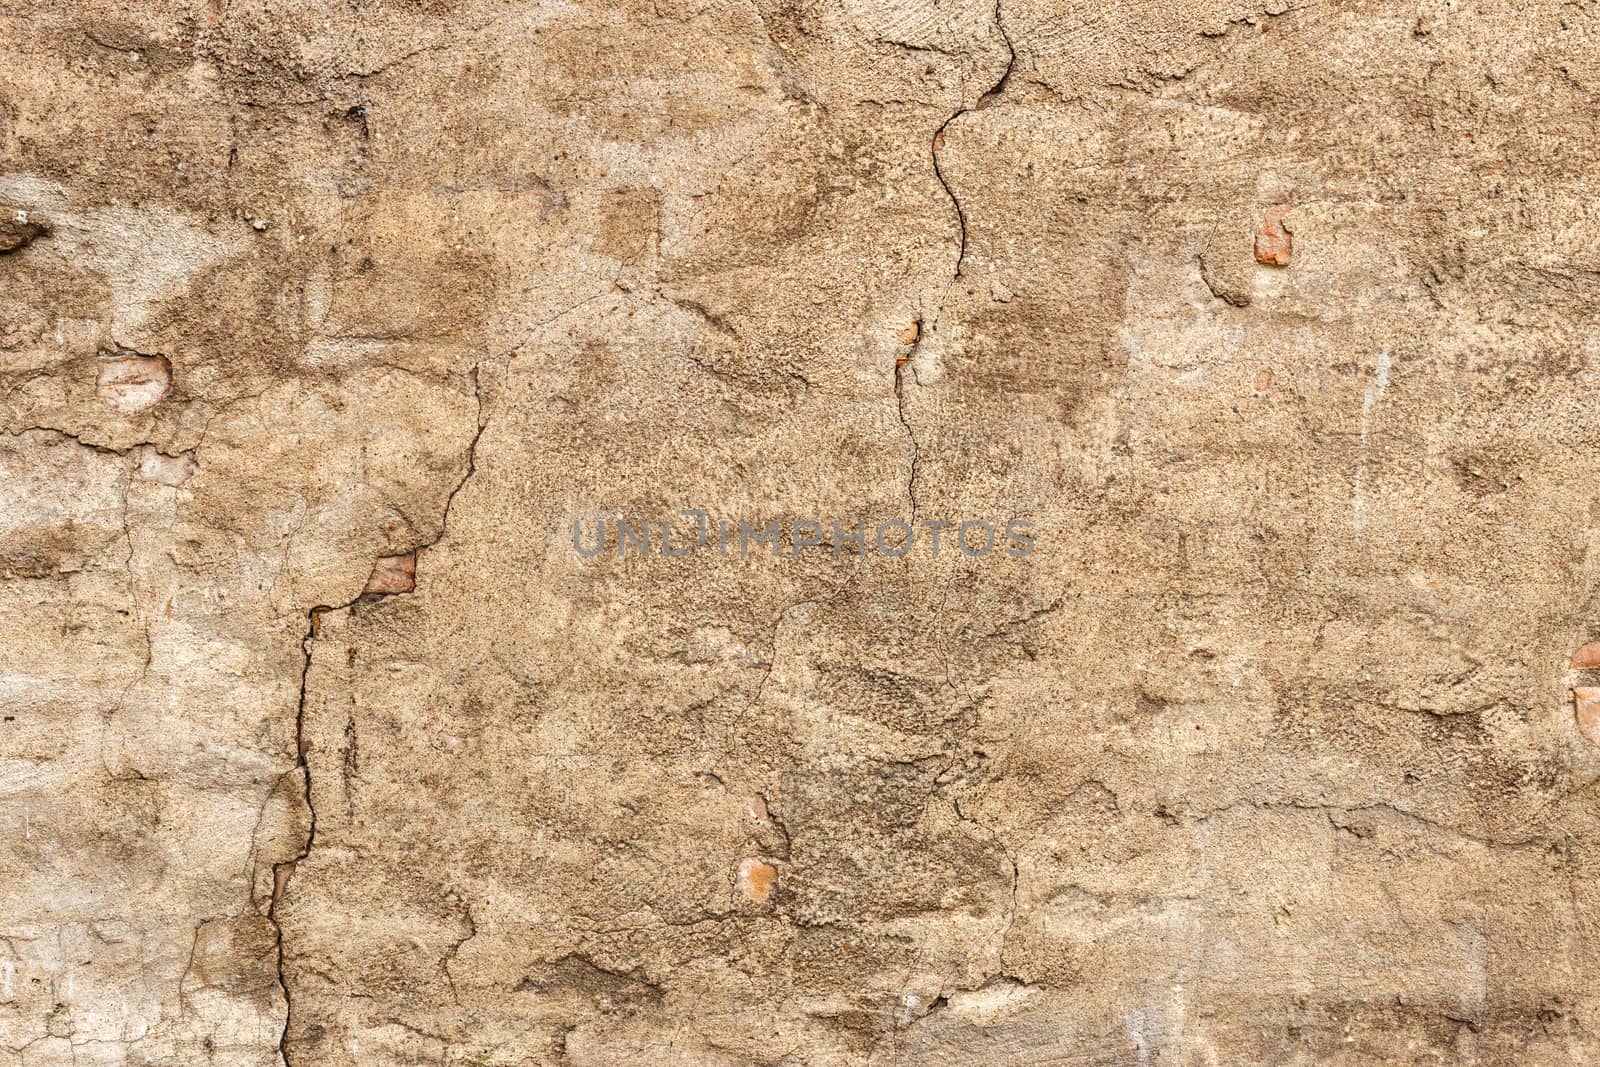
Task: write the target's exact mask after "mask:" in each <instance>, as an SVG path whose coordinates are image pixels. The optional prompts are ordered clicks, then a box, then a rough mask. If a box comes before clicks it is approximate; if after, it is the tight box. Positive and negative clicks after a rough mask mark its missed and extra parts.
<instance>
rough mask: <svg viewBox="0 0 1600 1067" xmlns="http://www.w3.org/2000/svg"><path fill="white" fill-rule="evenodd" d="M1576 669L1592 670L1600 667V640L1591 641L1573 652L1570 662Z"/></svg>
mask: <svg viewBox="0 0 1600 1067" xmlns="http://www.w3.org/2000/svg"><path fill="white" fill-rule="evenodd" d="M1568 666H1570V667H1571V668H1572V669H1573V670H1575V671H1592V670H1597V669H1600V641H1590V642H1589V643H1588V644H1587V645H1584V646H1583V647H1582V648H1580V649H1578V651H1576V652H1574V653H1573V654H1572V662H1571V663H1570V664H1568Z"/></svg>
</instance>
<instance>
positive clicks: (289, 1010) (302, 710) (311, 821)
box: [267, 364, 489, 1067]
mask: <svg viewBox="0 0 1600 1067" xmlns="http://www.w3.org/2000/svg"><path fill="white" fill-rule="evenodd" d="M481 365H482V364H475V365H474V366H473V368H472V370H471V371H469V372H468V374H467V380H468V381H470V382H471V383H472V395H473V398H474V399H475V400H476V402H477V408H478V414H477V424H478V425H477V429H476V430H475V431H474V432H473V435H472V440H471V442H469V443H468V445H467V469H466V471H464V472H463V473H462V475H461V480H460V481H458V482H456V484H455V486H454V487H453V488H452V489H451V490H450V495H449V496H448V497H446V498H445V502H444V515H443V516H442V517H441V518H440V520H439V534H438V536H437V537H435V538H434V539H433V540H431V541H429V542H427V543H426V544H421V545H418V546H416V548H414V549H412V550H411V551H412V552H419V551H421V550H422V549H424V548H431V547H433V546H434V545H436V544H438V543H439V542H440V541H441V540H443V539H444V535H445V530H446V529H447V528H448V526H449V523H450V507H451V505H453V504H454V503H455V500H456V495H457V494H458V493H460V492H461V490H462V489H463V488H465V486H466V484H467V482H468V481H470V480H471V479H472V476H473V475H474V474H476V473H478V442H479V441H481V440H483V431H484V430H485V429H487V428H488V425H489V420H488V419H487V418H485V417H484V413H483V387H482V384H481V382H480V381H479V376H478V369H479V367H480V366H481ZM364 598H365V594H362V595H358V596H357V597H356V598H355V599H354V600H350V601H348V602H346V603H344V604H340V605H338V606H336V607H329V606H328V605H326V604H318V605H317V606H316V607H314V608H312V609H311V610H309V611H308V612H306V632H305V635H304V636H303V637H301V638H300V652H301V656H302V659H301V663H300V697H299V700H298V702H297V703H296V706H295V715H294V741H295V765H294V769H295V770H297V771H299V772H300V782H301V785H302V787H303V789H304V798H305V806H306V816H307V825H306V839H305V843H304V844H302V845H301V846H300V851H299V852H298V853H296V854H295V855H294V856H291V857H290V858H289V859H286V860H281V861H279V862H277V863H274V864H273V865H272V899H271V900H270V901H269V903H268V904H267V921H268V922H269V923H271V924H272V932H273V939H274V943H275V946H276V949H277V955H278V959H277V971H278V988H279V989H281V990H282V991H283V1009H284V1011H283V1032H282V1033H281V1034H279V1035H278V1056H279V1057H280V1058H281V1059H282V1061H283V1064H284V1067H291V1063H292V1061H291V1060H290V1058H289V1031H290V1027H291V1024H292V1022H293V1019H294V996H293V994H292V993H291V992H290V991H289V980H288V976H287V975H286V974H284V970H283V963H284V952H283V924H282V923H280V922H279V921H278V904H279V902H280V901H281V900H282V899H283V891H284V889H285V887H287V886H288V884H289V879H290V878H291V877H293V875H294V871H295V866H296V865H297V864H299V863H300V862H301V861H303V860H305V859H306V857H308V856H310V855H311V847H312V846H313V845H314V844H315V843H316V840H317V809H316V805H315V803H314V802H313V799H312V793H311V763H310V761H309V760H308V759H307V758H306V754H307V752H308V751H309V750H310V746H309V744H308V743H307V742H306V684H307V681H308V680H309V679H310V677H311V644H312V642H313V641H315V640H316V638H317V631H318V630H319V629H320V628H321V626H322V616H323V615H324V614H326V613H327V612H330V611H344V610H347V609H349V608H352V607H354V606H355V605H356V604H358V603H360V602H361V601H362V600H363V599H364ZM468 920H469V922H470V921H471V916H470V914H469V916H468ZM473 932H474V933H476V930H475V929H474V931H473ZM458 947H459V946H458ZM447 973H448V971H447Z"/></svg>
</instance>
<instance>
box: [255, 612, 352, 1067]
mask: <svg viewBox="0 0 1600 1067" xmlns="http://www.w3.org/2000/svg"><path fill="white" fill-rule="evenodd" d="M351 603H352V604H353V603H355V602H354V601H351ZM349 606H350V605H349V604H346V605H345V607H349ZM330 610H333V609H331V608H327V607H323V606H321V605H319V606H317V607H314V608H312V609H311V610H310V611H308V612H307V613H306V616H307V619H308V620H309V621H308V622H307V625H306V633H305V636H304V637H302V638H301V639H300V651H301V655H302V657H303V659H302V661H301V664H300V700H299V703H298V705H297V706H296V708H295V714H294V744H295V753H296V755H295V769H296V770H298V771H299V772H300V782H301V785H302V786H303V787H304V789H305V804H306V815H307V825H306V840H305V843H304V844H303V845H301V846H300V851H299V853H298V854H296V855H295V856H293V857H291V858H289V859H287V860H283V861H281V862H278V863H274V864H273V865H272V899H271V901H270V902H269V903H268V904H267V921H268V922H270V923H271V924H272V934H273V938H274V940H275V942H276V944H277V949H278V988H279V989H281V990H283V1033H281V1034H279V1035H278V1056H279V1057H280V1058H281V1059H282V1060H283V1063H284V1067H289V1063H290V1060H289V1025H290V1022H291V1020H293V1018H294V998H293V995H292V994H291V993H290V992H289V980H288V976H286V975H285V974H284V973H283V958H284V957H283V924H282V923H280V922H279V921H278V902H279V901H280V900H282V899H283V890H284V887H285V886H287V885H288V884H289V878H290V877H291V876H292V875H293V874H294V869H295V865H296V864H298V863H299V862H300V861H302V860H304V859H305V858H306V857H307V856H309V855H311V846H312V845H313V844H314V843H315V842H316V840H317V809H316V806H315V805H314V804H313V803H312V800H311V764H310V762H309V761H308V760H307V759H306V751H307V745H306V679H307V678H309V677H310V675H311V642H312V641H313V640H315V639H316V636H317V628H318V627H319V626H320V625H321V624H322V613H323V612H324V611H330Z"/></svg>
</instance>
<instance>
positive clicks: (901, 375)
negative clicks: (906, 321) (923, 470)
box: [894, 204, 960, 527]
mask: <svg viewBox="0 0 1600 1067" xmlns="http://www.w3.org/2000/svg"><path fill="white" fill-rule="evenodd" d="M956 210H957V211H959V210H960V205H959V204H958V205H956ZM959 269H960V266H959V264H958V265H957V270H958V271H959ZM913 328H914V329H915V330H916V333H917V336H916V339H915V340H913V341H912V342H911V348H910V349H909V350H907V352H906V354H905V355H903V356H900V357H898V358H897V359H896V360H895V361H894V403H895V414H897V415H898V416H899V417H900V425H901V427H902V428H903V429H904V430H905V431H906V440H907V441H909V442H911V473H910V474H909V475H907V477H906V496H908V497H909V498H910V499H911V525H912V526H913V527H915V526H916V524H917V463H918V461H919V460H920V459H921V458H922V446H921V445H919V444H918V443H917V435H916V433H915V432H914V431H913V430H912V429H911V421H910V420H909V419H907V418H906V394H905V372H906V368H907V367H909V366H911V359H912V357H913V356H915V355H916V354H917V347H918V346H919V345H921V344H922V329H923V326H922V320H921V319H920V318H919V319H918V320H917V321H916V325H915V327H913ZM911 373H912V374H913V375H915V374H916V370H915V369H913V370H912V372H911Z"/></svg>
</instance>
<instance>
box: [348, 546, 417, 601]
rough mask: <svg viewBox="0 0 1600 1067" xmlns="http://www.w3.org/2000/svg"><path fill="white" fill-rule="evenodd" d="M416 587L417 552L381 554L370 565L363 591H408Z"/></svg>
mask: <svg viewBox="0 0 1600 1067" xmlns="http://www.w3.org/2000/svg"><path fill="white" fill-rule="evenodd" d="M416 587H417V554H416V553H415V552H407V553H406V554H405V555H403V556H383V557H381V558H379V560H378V562H377V563H375V564H373V565H372V577H370V578H368V579H367V587H366V588H365V589H363V590H362V592H363V593H409V592H411V590H413V589H415V588H416Z"/></svg>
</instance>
